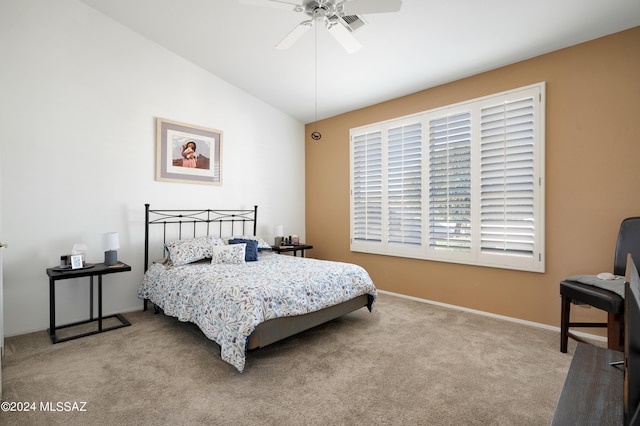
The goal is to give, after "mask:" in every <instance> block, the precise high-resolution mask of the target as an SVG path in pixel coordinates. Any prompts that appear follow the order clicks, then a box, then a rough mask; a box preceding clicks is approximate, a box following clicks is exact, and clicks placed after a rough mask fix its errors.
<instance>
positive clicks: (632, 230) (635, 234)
mask: <svg viewBox="0 0 640 426" xmlns="http://www.w3.org/2000/svg"><path fill="white" fill-rule="evenodd" d="M629 253H631V256H633V258H634V259H640V217H629V218H627V219H625V220H623V221H622V223H621V224H620V232H618V243H617V244H616V255H615V259H614V260H613V274H614V275H624V274H625V270H626V267H627V254H629Z"/></svg>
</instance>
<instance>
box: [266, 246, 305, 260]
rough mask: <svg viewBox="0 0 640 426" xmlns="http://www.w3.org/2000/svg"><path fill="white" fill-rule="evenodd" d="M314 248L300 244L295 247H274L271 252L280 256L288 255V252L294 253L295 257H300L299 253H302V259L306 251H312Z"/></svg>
mask: <svg viewBox="0 0 640 426" xmlns="http://www.w3.org/2000/svg"><path fill="white" fill-rule="evenodd" d="M312 248H313V246H310V245H307V244H298V245H295V246H272V247H271V250H273V251H275V252H276V253H278V254H280V253H287V252H293V255H294V256H297V255H298V252H300V254H301V257H304V251H305V250H311V249H312Z"/></svg>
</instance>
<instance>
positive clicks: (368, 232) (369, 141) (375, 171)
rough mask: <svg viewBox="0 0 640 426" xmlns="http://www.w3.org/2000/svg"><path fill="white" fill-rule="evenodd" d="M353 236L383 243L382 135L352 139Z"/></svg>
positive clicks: (359, 136)
mask: <svg viewBox="0 0 640 426" xmlns="http://www.w3.org/2000/svg"><path fill="white" fill-rule="evenodd" d="M352 150H353V151H352V163H353V172H352V173H353V188H352V228H353V231H352V234H353V238H354V239H355V240H356V241H373V242H381V241H382V132H381V131H378V132H372V133H366V134H362V135H358V136H356V137H354V138H353V147H352Z"/></svg>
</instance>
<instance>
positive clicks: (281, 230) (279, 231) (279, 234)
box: [275, 225, 284, 237]
mask: <svg viewBox="0 0 640 426" xmlns="http://www.w3.org/2000/svg"><path fill="white" fill-rule="evenodd" d="M275 232H276V237H283V236H284V227H283V226H282V225H276V229H275Z"/></svg>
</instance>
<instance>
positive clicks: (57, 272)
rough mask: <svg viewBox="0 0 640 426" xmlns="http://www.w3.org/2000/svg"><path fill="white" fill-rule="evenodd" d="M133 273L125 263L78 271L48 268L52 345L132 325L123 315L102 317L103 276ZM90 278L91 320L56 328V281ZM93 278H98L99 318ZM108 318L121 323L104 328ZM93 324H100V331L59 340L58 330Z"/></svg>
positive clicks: (98, 264) (96, 266)
mask: <svg viewBox="0 0 640 426" xmlns="http://www.w3.org/2000/svg"><path fill="white" fill-rule="evenodd" d="M127 271H131V266H129V265H127V264H125V263H117V264H116V265H112V266H107V265H105V264H104V263H96V264H93V265H91V264H87V266H85V267H84V268H78V269H63V268H59V267H55V268H47V275H48V276H49V329H48V330H47V332H48V333H49V337H50V338H51V342H52V343H60V342H66V341H67V340H72V339H77V338H79V337H85V336H91V335H92V334H97V333H104V332H105V331H110V330H115V329H117V328H122V327H127V326H129V325H131V323H130V322H129V321H127V319H126V318H125V317H123V316H122V315H121V314H114V315H108V316H106V317H103V316H102V276H103V275H107V274H116V273H118V272H127ZM82 277H89V279H90V280H89V282H90V285H91V287H90V289H89V294H90V295H89V303H90V305H89V319H88V320H84V321H78V322H74V323H71V324H65V325H58V326H56V281H61V280H68V279H71V278H82ZM93 277H98V316H97V317H95V318H94V316H93ZM108 318H116V319H117V320H118V321H119V322H120V323H119V324H117V325H114V326H110V327H103V326H102V322H103V320H106V319H108ZM92 322H97V323H98V329H97V330H92V331H88V332H83V333H79V334H75V335H72V336H68V337H64V338H58V337H56V330H60V329H63V328H68V327H73V326H76V325H81V324H89V323H92Z"/></svg>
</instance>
